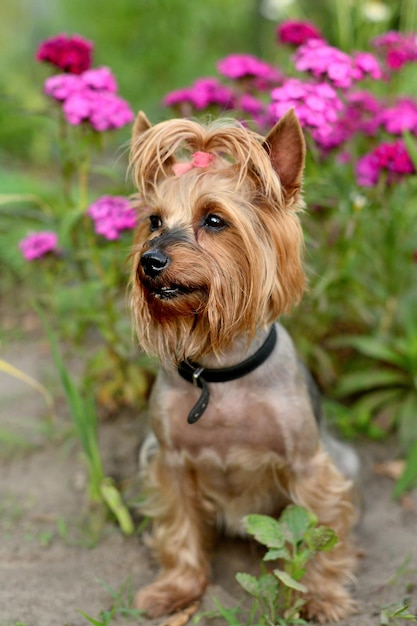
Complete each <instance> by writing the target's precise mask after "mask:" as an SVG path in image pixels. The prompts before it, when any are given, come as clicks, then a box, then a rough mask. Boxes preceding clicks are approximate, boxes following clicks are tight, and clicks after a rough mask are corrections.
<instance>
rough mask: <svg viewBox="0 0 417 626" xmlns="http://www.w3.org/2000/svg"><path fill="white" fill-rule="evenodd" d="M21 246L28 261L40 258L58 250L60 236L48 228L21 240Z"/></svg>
mask: <svg viewBox="0 0 417 626" xmlns="http://www.w3.org/2000/svg"><path fill="white" fill-rule="evenodd" d="M19 248H20V250H21V252H22V254H23V257H24V258H25V259H26V261H33V260H35V259H40V258H41V257H43V256H45V255H46V254H48V253H52V252H57V251H58V236H57V234H56V233H54V232H51V231H46V230H45V231H42V232H38V233H31V234H29V235H28V236H27V237H25V238H24V239H22V240H21V241H20V243H19Z"/></svg>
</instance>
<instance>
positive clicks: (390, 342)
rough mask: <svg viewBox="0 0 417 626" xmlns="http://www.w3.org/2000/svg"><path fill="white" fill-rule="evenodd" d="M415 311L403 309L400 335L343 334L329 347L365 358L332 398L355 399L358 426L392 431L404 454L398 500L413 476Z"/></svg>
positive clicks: (416, 461)
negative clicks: (351, 352) (405, 459)
mask: <svg viewBox="0 0 417 626" xmlns="http://www.w3.org/2000/svg"><path fill="white" fill-rule="evenodd" d="M413 311H414V303H413V302H411V303H408V304H407V306H406V305H403V306H402V313H401V315H400V318H401V322H400V327H401V328H402V333H401V334H399V335H397V334H395V335H394V334H384V335H383V334H380V335H378V336H374V337H360V336H352V337H351V336H347V337H343V338H339V339H335V340H334V341H333V344H332V345H333V346H337V347H339V348H341V347H348V348H351V349H354V350H355V351H356V353H358V354H359V355H361V357H363V358H362V359H361V361H360V363H359V364H356V367H354V369H352V371H350V372H347V373H345V374H344V375H342V377H341V378H340V380H339V382H338V385H337V386H336V389H335V394H336V396H338V397H339V398H340V397H342V398H349V397H353V398H355V400H354V402H353V404H352V407H351V411H352V412H353V413H354V415H355V416H356V417H355V419H356V420H357V421H358V422H359V423H361V424H362V425H365V426H368V425H369V426H370V427H372V425H373V424H374V423H375V422H376V423H378V422H379V423H383V424H384V431H385V432H386V431H388V430H391V429H393V428H394V427H395V428H396V429H397V430H398V433H399V437H400V440H401V442H402V444H403V447H404V449H405V450H406V451H407V464H406V468H405V471H404V474H403V476H402V477H401V478H400V480H399V481H398V483H397V485H396V487H395V491H394V494H395V495H396V496H398V495H400V494H401V493H403V492H404V491H405V490H406V489H409V488H411V487H412V486H413V484H414V482H415V479H416V478H417V422H416V415H417V326H416V325H415V321H414V315H413ZM379 431H380V432H381V429H379ZM384 431H382V432H384Z"/></svg>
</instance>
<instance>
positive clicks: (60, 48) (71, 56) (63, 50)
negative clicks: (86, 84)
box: [36, 34, 93, 74]
mask: <svg viewBox="0 0 417 626" xmlns="http://www.w3.org/2000/svg"><path fill="white" fill-rule="evenodd" d="M92 51H93V44H92V43H91V41H88V40H87V39H84V38H83V37H81V36H80V35H73V36H72V37H68V35H64V34H61V35H57V36H56V37H51V38H50V39H46V40H45V41H43V42H42V43H41V44H40V46H39V48H38V50H37V52H36V59H37V60H38V61H44V62H46V63H51V64H52V65H54V66H55V67H58V68H59V69H61V70H63V71H64V72H69V73H70V74H81V73H82V72H84V71H85V70H88V69H89V68H90V66H91V57H92Z"/></svg>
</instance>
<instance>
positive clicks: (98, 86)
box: [45, 67, 134, 132]
mask: <svg viewBox="0 0 417 626" xmlns="http://www.w3.org/2000/svg"><path fill="white" fill-rule="evenodd" d="M116 91H117V83H116V80H115V78H114V76H113V74H112V73H111V71H110V70H109V68H107V67H99V68H97V69H94V70H87V71H86V72H83V73H82V74H79V75H78V76H73V75H67V74H58V75H57V76H52V77H51V78H48V79H47V80H46V81H45V93H46V94H47V95H48V96H51V97H52V98H54V99H55V100H58V101H60V102H62V110H63V112H64V115H65V117H66V119H67V121H68V122H69V123H70V124H72V125H75V126H77V125H78V124H81V123H82V122H89V123H90V124H91V126H92V127H93V128H94V130H96V131H97V132H103V131H106V130H111V129H115V128H121V127H122V126H124V125H125V124H129V123H130V122H131V121H132V120H133V117H134V116H133V111H132V110H131V109H130V107H129V105H128V104H127V102H126V101H125V100H123V99H122V98H120V97H119V96H118V95H117V94H116Z"/></svg>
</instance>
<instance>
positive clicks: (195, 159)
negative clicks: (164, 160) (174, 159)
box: [172, 152, 215, 176]
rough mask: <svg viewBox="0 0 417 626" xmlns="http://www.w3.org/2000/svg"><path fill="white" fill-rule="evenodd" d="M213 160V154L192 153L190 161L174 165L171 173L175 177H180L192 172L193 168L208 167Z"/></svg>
mask: <svg viewBox="0 0 417 626" xmlns="http://www.w3.org/2000/svg"><path fill="white" fill-rule="evenodd" d="M214 158H215V157H214V154H210V152H194V153H193V155H192V159H191V161H189V162H187V163H184V162H181V163H174V165H173V166H172V171H173V172H174V174H175V176H181V175H182V174H185V172H189V171H190V170H192V169H193V168H194V167H201V168H206V167H208V166H209V165H210V163H211V162H212V161H213V160H214Z"/></svg>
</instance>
